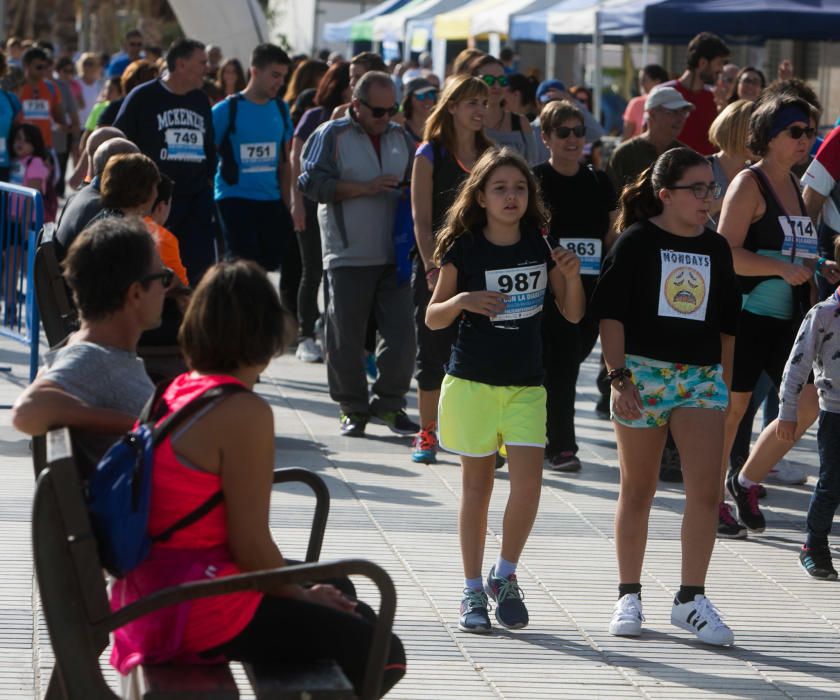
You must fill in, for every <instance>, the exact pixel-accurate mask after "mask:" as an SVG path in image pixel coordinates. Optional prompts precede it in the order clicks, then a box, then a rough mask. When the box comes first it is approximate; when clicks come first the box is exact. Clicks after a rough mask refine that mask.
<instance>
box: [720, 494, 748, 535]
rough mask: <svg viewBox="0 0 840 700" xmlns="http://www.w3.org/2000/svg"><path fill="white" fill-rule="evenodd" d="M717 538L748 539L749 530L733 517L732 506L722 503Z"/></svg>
mask: <svg viewBox="0 0 840 700" xmlns="http://www.w3.org/2000/svg"><path fill="white" fill-rule="evenodd" d="M717 536H718V537H723V538H725V539H728V540H743V539H746V538H747V528H746V527H744V526H743V525H742V524H741V523H739V522H738V521H737V520H736V518H735V516H734V515H732V506H730V505H729V504H728V503H721V504H720V507H719V509H718V528H717Z"/></svg>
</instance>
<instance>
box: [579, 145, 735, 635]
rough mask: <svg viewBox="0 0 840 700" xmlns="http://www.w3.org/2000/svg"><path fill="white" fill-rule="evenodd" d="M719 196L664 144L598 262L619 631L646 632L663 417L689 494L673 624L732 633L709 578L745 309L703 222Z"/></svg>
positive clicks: (702, 165)
mask: <svg viewBox="0 0 840 700" xmlns="http://www.w3.org/2000/svg"><path fill="white" fill-rule="evenodd" d="M719 194H720V187H719V185H717V184H716V183H715V181H714V177H713V175H712V169H711V167H710V166H709V164H708V162H707V161H706V160H705V159H704V158H703V157H702V156H701V155H699V154H698V153H696V152H694V151H692V150H691V149H688V148H673V149H671V150H669V151H666V152H665V153H663V154H662V155H661V156H660V157H659V158H658V159H657V161H656V163H654V165H653V166H652V167H651V168H649V169H648V170H647V171H645V173H644V174H643V175H642V176H641V177H640V178H639V180H638V181H637V182H636V183H635V185H633V186H630V187H628V188H626V189H625V191H624V194H623V195H622V197H621V205H620V209H619V219H618V222H617V226H618V228H619V230H621V229H626V230H624V232H623V233H622V234H621V236H620V237H619V239H618V242H617V243H616V245H615V247H614V248H613V250H612V251H611V253H610V255H609V256H608V257H607V259H606V261H605V262H604V267H603V271H602V274H601V278H600V280H599V282H598V286H597V287H596V289H595V294H594V297H593V299H592V306H591V311H592V313H593V314H594V315H596V316H597V317H598V318H600V319H601V344H602V347H603V351H604V359H605V360H606V364H607V368H608V369H609V370H610V372H609V377H610V379H611V381H612V416H613V420H614V425H615V433H616V440H617V442H618V454H619V464H620V469H621V488H620V490H619V497H618V508H617V511H616V519H615V540H616V553H617V557H618V569H619V577H620V585H619V600H618V603H617V604H616V606H615V611H614V613H613V618H612V621H611V622H610V627H609V629H610V632H611V633H612V634H616V635H628V636H637V635H639V634H640V633H641V629H642V620H643V619H644V618H643V616H642V603H641V584H640V579H641V572H642V563H643V560H644V553H645V545H646V542H647V526H648V518H649V516H650V507H651V502H652V501H653V496H654V494H655V493H656V483H657V476H658V471H659V461H660V457H661V455H662V450H663V447H664V445H665V439H666V436H667V432H668V428H669V427H670V430H671V433H672V435H673V437H674V440H675V442H676V444H677V448H678V449H679V451H680V455H681V456H682V469H683V477H684V481H685V494H686V506H685V515H684V519H683V527H682V549H683V560H682V581H681V585H680V590H679V592H678V593H677V596H676V599H675V600H674V606H673V608H672V610H671V622H672V623H673V624H675V625H677V626H679V627H681V628H683V629H686V630H688V631H690V632H693V633H694V634H696V635H697V637H698V638H699V639H700V640H701V641H704V642H706V643H709V644H716V645H729V644H732V642H733V639H734V638H733V635H732V631H731V630H730V629H729V627H727V626H726V624H725V623H724V622H723V620H722V619H721V617H720V614H719V613H718V612H717V611H716V610H715V608H714V606H713V605H712V604H711V603H710V602H709V600H708V598H706V596H705V588H704V583H705V579H706V572H707V569H708V565H709V559H710V558H711V555H712V549H713V547H714V543H715V531H716V527H717V518H718V500H719V499H718V497H719V483H720V482H719V479H720V471H721V464H720V455H721V450H722V448H723V426H724V413H725V411H726V407H727V404H728V399H729V397H728V394H729V383H730V381H731V373H732V354H733V348H734V340H735V339H734V335H735V330H736V327H737V321H738V313H739V310H740V297H739V293H738V285H737V279H736V277H735V271H734V269H733V266H732V255H731V253H730V251H729V246H728V245H727V243H726V240H725V239H724V238H723V237H721V236H719V235H718V234H717V233H715V232H714V231H712V230H711V229H707V228H705V226H704V224H705V223H706V221H707V217H708V213H709V207H710V205H711V202H712V199H713V198H714V197H716V196H719Z"/></svg>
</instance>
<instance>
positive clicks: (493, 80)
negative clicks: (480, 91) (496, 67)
mask: <svg viewBox="0 0 840 700" xmlns="http://www.w3.org/2000/svg"><path fill="white" fill-rule="evenodd" d="M479 77H480V78H481V79H482V80H483V81H484V82H485V83H486V84H487V87H493V86H494V85H496V84H497V83H498V85H499V87H507V86H508V83H509V82H510V81H509V80H508V77H507V76H506V75H498V76H496V75H481V76H479Z"/></svg>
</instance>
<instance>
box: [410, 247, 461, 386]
mask: <svg viewBox="0 0 840 700" xmlns="http://www.w3.org/2000/svg"><path fill="white" fill-rule="evenodd" d="M411 286H412V289H413V291H414V324H415V326H416V327H417V370H416V372H415V374H414V378H415V379H416V380H417V386H418V387H419V388H420V389H421V390H422V391H438V390H439V389H440V385H441V382H443V375H444V374H445V373H446V365H447V364H449V357H450V355H451V354H452V344H453V343H454V342H455V338H456V337H457V335H458V322H457V321H455V323H453V324H452V325H451V326H449V328H443V329H441V330H438V331H433V330H431V329H430V328H429V327H428V326H427V325H426V308H427V307H428V306H429V301H430V300H431V298H432V293H431V292H430V291H429V286H428V284H426V271H425V269H424V268H423V265H422V263H420V259H419V257H418V258H415V259H414V264H413V269H412V274H411Z"/></svg>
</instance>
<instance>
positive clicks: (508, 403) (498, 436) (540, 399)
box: [438, 374, 545, 457]
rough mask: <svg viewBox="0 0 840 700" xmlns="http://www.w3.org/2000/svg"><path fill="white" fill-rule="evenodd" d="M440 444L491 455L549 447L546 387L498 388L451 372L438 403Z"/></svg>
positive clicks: (465, 453) (466, 452) (465, 452)
mask: <svg viewBox="0 0 840 700" xmlns="http://www.w3.org/2000/svg"><path fill="white" fill-rule="evenodd" d="M438 433H439V438H440V446H441V447H442V448H443V449H445V450H447V451H448V452H454V453H455V454H459V455H463V456H465V457H487V456H489V455H492V454H493V453H495V452H496V451H497V450H498V449H499V447H500V446H501V445H502V444H503V443H504V444H505V445H508V446H521V447H545V389H543V388H542V387H541V386H492V385H490V384H483V383H481V382H471V381H469V380H467V379H459V378H458V377H453V376H450V375H448V374H447V375H446V376H445V377H444V378H443V384H442V385H441V387H440V405H439V407H438Z"/></svg>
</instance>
